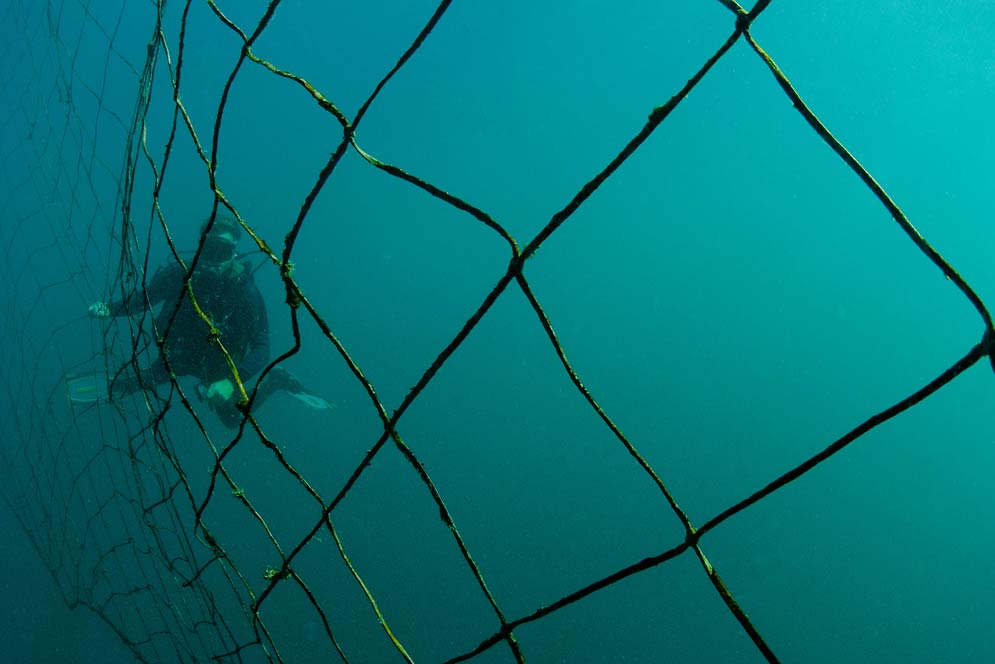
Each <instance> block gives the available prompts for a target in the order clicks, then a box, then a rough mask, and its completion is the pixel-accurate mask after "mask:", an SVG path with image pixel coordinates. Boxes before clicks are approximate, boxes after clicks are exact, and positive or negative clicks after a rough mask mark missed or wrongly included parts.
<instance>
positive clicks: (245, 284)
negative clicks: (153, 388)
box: [108, 260, 276, 426]
mask: <svg viewBox="0 0 995 664" xmlns="http://www.w3.org/2000/svg"><path fill="white" fill-rule="evenodd" d="M183 275H184V271H183V268H182V267H180V266H179V265H178V264H175V263H173V264H170V265H167V266H165V267H163V268H161V269H160V270H159V271H158V272H156V273H155V275H154V276H153V277H152V280H151V282H149V284H148V287H147V289H146V291H145V293H146V294H147V296H148V301H149V303H150V304H151V305H152V306H155V305H157V304H161V305H162V307H161V309H160V311H159V313H158V315H157V316H156V321H155V331H156V334H162V335H165V338H164V341H165V345H164V352H165V353H166V354H167V357H168V358H169V366H170V368H172V370H173V372H174V373H175V374H176V375H178V376H194V377H196V378H198V379H200V381H201V383H202V384H203V385H205V386H207V385H210V384H211V383H213V382H215V381H219V380H223V379H225V378H228V379H231V378H232V375H231V371H230V370H229V368H228V363H227V362H226V361H225V357H224V355H223V354H222V352H221V349H220V348H218V347H217V345H216V344H214V343H213V342H211V341H209V340H208V332H209V330H208V327H207V325H206V324H205V323H204V321H203V319H201V318H200V316H198V315H197V312H196V311H194V308H193V305H192V304H191V302H190V298H189V297H187V296H186V294H184V293H183V291H184V287H183ZM192 283H193V292H194V294H195V295H196V297H197V303H198V304H199V305H200V308H201V310H202V311H204V313H206V314H207V316H208V317H209V318H210V319H211V321H212V322H213V323H214V326H215V327H216V328H217V329H218V331H219V332H220V333H221V342H222V343H223V344H224V346H225V348H226V349H227V350H228V353H229V354H230V355H231V359H232V361H233V362H234V363H235V366H236V367H238V372H239V377H240V378H241V379H242V381H243V382H247V381H248V380H249V378H251V377H252V376H254V375H256V374H257V373H259V372H260V371H261V370H262V369H263V367H264V366H266V363H267V362H269V359H270V346H269V319H268V318H267V316H266V307H265V305H264V304H263V298H262V296H261V295H260V293H259V289H258V288H257V287H256V284H255V281H254V280H253V278H252V267H251V265H250V264H249V263H248V262H242V261H238V260H235V262H234V263H232V264H231V265H230V266H228V269H227V270H226V271H225V272H223V273H219V272H218V271H217V270H216V269H213V268H207V267H198V268H197V269H196V270H195V271H194V273H193V277H192ZM181 296H182V297H183V300H182V304H180V308H179V311H177V312H176V317H175V318H173V320H172V324H170V318H171V317H172V316H173V311H174V309H175V307H176V302H177V301H178V300H179V299H180V297H181ZM140 298H141V293H136V294H135V296H133V297H132V298H131V299H129V300H126V301H120V302H113V303H111V304H109V305H108V308H109V309H110V315H111V316H122V315H128V314H129V313H130V314H136V313H138V311H137V309H138V305H137V304H136V300H139V299H140ZM141 378H142V380H141V382H140V381H139V380H138V376H135V375H134V374H131V375H127V374H120V375H119V376H118V377H117V378H116V379H115V380H114V381H113V383H112V385H111V391H112V393H113V394H114V395H121V394H128V393H130V392H134V391H135V390H137V389H139V388H140V386H141V384H142V383H144V384H146V385H148V384H156V385H158V384H161V383H166V382H168V381H169V371H168V370H167V369H166V366H165V364H164V363H163V361H162V358H157V359H156V360H155V361H154V362H153V363H152V365H151V366H149V367H148V368H147V369H145V370H143V371H142V377H141ZM267 382H270V381H269V380H267ZM274 387H276V386H275V385H274ZM271 391H272V390H265V392H266V395H265V396H268V395H269V393H270V392H271ZM262 392H264V390H260V394H258V395H257V397H256V404H257V405H258V404H259V403H260V402H261V401H262V399H263V397H264V395H263V394H262ZM237 396H238V395H237V393H236V394H235V395H234V396H233V397H232V398H231V399H230V400H229V401H228V403H226V404H224V405H223V406H222V407H220V408H215V410H216V412H217V413H218V416H219V417H220V418H221V420H222V421H223V422H224V423H225V424H227V425H229V426H237V424H238V422H239V421H240V419H241V414H240V413H239V412H238V410H237V409H236V408H235V406H234V403H235V401H236V400H237ZM213 405H214V404H213V403H212V406H213Z"/></svg>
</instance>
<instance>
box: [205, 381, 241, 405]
mask: <svg viewBox="0 0 995 664" xmlns="http://www.w3.org/2000/svg"><path fill="white" fill-rule="evenodd" d="M234 392H235V384H234V383H232V382H231V379H229V378H222V379H221V380H218V381H215V382H213V383H211V384H210V385H208V386H207V389H205V390H204V396H205V397H207V400H208V401H209V402H210V403H211V404H213V405H215V406H220V405H221V404H224V403H227V402H228V401H229V400H230V399H231V395H232V393H234Z"/></svg>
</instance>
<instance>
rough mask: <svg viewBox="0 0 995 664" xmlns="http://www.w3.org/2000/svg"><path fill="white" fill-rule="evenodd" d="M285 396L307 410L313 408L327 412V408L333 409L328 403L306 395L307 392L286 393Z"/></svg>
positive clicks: (319, 398)
mask: <svg viewBox="0 0 995 664" xmlns="http://www.w3.org/2000/svg"><path fill="white" fill-rule="evenodd" d="M287 394H289V395H290V396H292V397H293V398H295V399H297V400H298V401H300V402H301V403H302V404H304V405H305V406H307V407H308V408H314V409H315V410H328V409H329V408H334V407H335V406H334V405H332V403H331V402H330V401H326V400H324V399H322V398H321V397H319V396H316V395H314V394H308V393H307V392H287Z"/></svg>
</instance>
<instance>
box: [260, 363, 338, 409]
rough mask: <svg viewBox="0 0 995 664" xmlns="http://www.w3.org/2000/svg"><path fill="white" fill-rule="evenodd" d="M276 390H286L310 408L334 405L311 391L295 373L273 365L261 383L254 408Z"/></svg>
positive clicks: (323, 407)
mask: <svg viewBox="0 0 995 664" xmlns="http://www.w3.org/2000/svg"><path fill="white" fill-rule="evenodd" d="M276 392H286V393H287V394H289V395H290V396H292V397H294V398H295V399H297V400H298V401H300V402H301V403H303V404H304V405H306V406H307V407H309V408H317V409H325V408H331V407H332V404H330V403H329V402H328V401H325V400H324V399H322V398H321V397H319V396H318V395H316V394H312V393H311V392H309V391H308V390H307V389H306V388H305V387H304V385H303V384H302V383H301V381H299V380H298V379H297V377H296V376H294V374H292V373H290V372H289V371H287V370H286V369H284V368H283V367H273V370H272V371H270V372H269V373H268V374H266V377H265V378H264V379H263V382H262V384H260V385H259V391H258V392H257V393H256V398H255V401H253V403H252V408H253V409H257V408H259V407H260V406H262V405H263V403H265V401H266V400H267V399H269V398H270V397H271V396H273V394H274V393H276Z"/></svg>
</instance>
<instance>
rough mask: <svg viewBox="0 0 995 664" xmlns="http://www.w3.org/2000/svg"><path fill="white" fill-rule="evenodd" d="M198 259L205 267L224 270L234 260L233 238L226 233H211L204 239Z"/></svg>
mask: <svg viewBox="0 0 995 664" xmlns="http://www.w3.org/2000/svg"><path fill="white" fill-rule="evenodd" d="M200 259H201V260H202V261H204V263H205V264H206V266H207V267H212V268H215V269H220V268H224V267H225V266H226V265H228V264H229V263H231V261H232V260H234V259H235V238H233V237H232V236H231V235H229V234H228V233H217V234H215V233H212V234H211V235H208V236H207V237H206V238H204V247H203V248H202V249H201V250H200Z"/></svg>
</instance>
